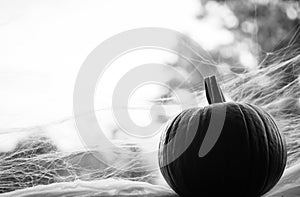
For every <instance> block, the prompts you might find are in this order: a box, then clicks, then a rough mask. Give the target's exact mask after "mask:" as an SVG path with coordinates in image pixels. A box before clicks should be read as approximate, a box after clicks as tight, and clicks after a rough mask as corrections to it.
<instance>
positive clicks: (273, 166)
mask: <svg viewBox="0 0 300 197" xmlns="http://www.w3.org/2000/svg"><path fill="white" fill-rule="evenodd" d="M253 108H255V109H256V111H258V114H259V116H260V117H261V119H263V122H264V125H265V128H266V122H267V121H270V119H271V117H270V115H269V114H267V113H266V112H265V111H263V110H261V109H260V108H257V107H255V106H253ZM261 114H264V115H265V116H262V115H261ZM272 123H273V122H272ZM275 126H276V124H275ZM266 129H267V130H266V133H267V135H268V138H272V137H273V138H275V139H277V140H278V138H276V137H277V136H274V134H275V135H276V133H277V132H276V131H275V132H271V131H270V129H269V127H267V128H266ZM275 129H277V131H278V128H277V126H276V127H275ZM272 134H273V135H272ZM271 142H273V140H269V139H268V145H269V147H270V149H271V151H270V149H269V158H270V154H272V155H273V152H274V150H273V149H272V147H273V145H272V144H270V143H271ZM275 150H276V151H277V150H278V148H276V149H275ZM275 155H276V154H275ZM277 159H278V158H277ZM269 166H270V167H269V168H268V171H269V174H268V181H267V183H268V184H267V185H266V186H265V191H264V192H263V193H262V194H264V193H266V192H268V191H269V190H270V189H271V188H272V187H273V186H274V185H275V184H276V183H277V181H276V182H275V180H277V178H278V177H277V176H276V175H277V172H278V171H276V170H278V169H279V167H278V166H279V164H277V163H276V162H274V163H273V162H269ZM274 171H275V172H274ZM272 172H273V173H272ZM274 178H275V179H274Z"/></svg>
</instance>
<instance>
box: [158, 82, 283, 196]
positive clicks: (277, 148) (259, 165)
mask: <svg viewBox="0 0 300 197" xmlns="http://www.w3.org/2000/svg"><path fill="white" fill-rule="evenodd" d="M205 90H206V97H207V100H208V102H209V105H208V106H205V107H203V108H198V107H196V108H190V109H187V110H184V111H183V112H181V113H180V114H179V115H178V116H176V117H175V118H174V119H173V120H172V121H170V123H169V124H168V127H167V128H166V130H165V131H164V132H163V133H162V136H161V140H160V144H159V151H158V152H159V153H158V160H159V166H160V171H161V173H162V175H163V177H164V178H165V180H166V182H167V183H168V184H169V186H170V187H171V188H172V189H173V190H174V191H175V192H176V193H178V194H179V195H180V196H205V197H206V196H227V195H228V196H239V197H240V196H249V197H250V196H251V197H255V196H261V195H263V194H265V193H266V192H268V191H269V190H270V189H271V188H272V187H273V186H274V185H275V184H276V183H277V182H278V180H279V179H280V177H281V176H282V173H283V171H284V168H285V165H286V159H287V152H286V144H285V140H284V138H283V136H282V135H281V134H280V132H279V130H278V127H277V126H276V123H275V121H274V119H273V118H272V117H271V115H269V114H268V113H267V112H265V111H264V110H262V109H261V108H259V107H257V106H254V105H252V104H247V103H236V102H225V99H224V96H223V94H222V91H221V89H220V88H219V86H218V84H217V82H216V78H215V77H214V76H212V77H208V78H206V79H205ZM213 116H214V118H213ZM222 118H223V120H222ZM220 122H221V123H220ZM218 125H219V126H218ZM220 125H221V127H220ZM209 127H210V129H209ZM218 127H219V128H218ZM214 129H215V130H214ZM216 129H219V130H220V131H216Z"/></svg>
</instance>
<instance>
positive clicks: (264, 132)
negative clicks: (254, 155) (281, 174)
mask: <svg viewBox="0 0 300 197" xmlns="http://www.w3.org/2000/svg"><path fill="white" fill-rule="evenodd" d="M245 106H247V107H248V108H249V109H251V110H252V112H253V113H254V114H253V115H255V116H257V118H258V119H259V120H260V122H259V123H260V124H261V125H260V126H263V128H264V129H261V130H263V133H262V134H261V135H259V133H258V134H257V136H258V138H259V137H260V136H264V143H263V144H268V137H267V134H266V129H265V124H264V123H263V120H262V119H261V117H260V116H259V114H258V113H259V112H257V111H256V110H255V109H254V108H253V107H252V105H251V104H248V103H245ZM253 125H254V127H255V131H259V129H257V124H253ZM261 142H262V141H261V140H258V144H259V147H261V146H262V144H261ZM265 148H266V150H265V151H266V152H267V155H268V157H267V158H266V168H268V166H269V162H270V153H269V147H268V146H266V147H265ZM265 173H266V174H265V175H264V177H265V178H264V181H263V184H262V186H261V188H260V191H259V195H262V194H263V193H264V191H265V185H266V183H267V181H268V177H269V171H266V172H265Z"/></svg>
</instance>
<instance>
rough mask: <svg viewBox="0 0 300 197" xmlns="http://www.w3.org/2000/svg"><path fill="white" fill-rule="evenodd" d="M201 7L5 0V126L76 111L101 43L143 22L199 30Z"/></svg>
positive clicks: (1, 1) (0, 101)
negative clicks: (80, 82) (90, 59)
mask: <svg viewBox="0 0 300 197" xmlns="http://www.w3.org/2000/svg"><path fill="white" fill-rule="evenodd" d="M199 11H200V4H199V3H198V0H189V1H184V0H163V1H161V0H151V1H149V0H148V1H147V0H128V1H123V0H100V1H99V0H87V1H86V0H85V1H83V0H81V1H79V0H42V1H41V0H27V1H23V0H0V43H1V44H0V90H1V91H0V119H1V121H0V128H2V129H3V128H11V127H22V126H30V125H35V124H41V123H47V122H51V121H53V120H59V119H62V118H64V117H68V116H71V115H72V99H73V98H72V96H73V87H74V82H75V79H76V75H77V72H78V71H79V68H80V66H81V64H82V63H83V61H84V60H85V58H86V57H87V55H88V54H89V53H90V52H91V51H92V50H93V49H94V48H95V47H96V46H97V45H99V44H100V43H101V42H102V41H104V40H105V39H107V38H109V37H111V36H113V35H115V34H117V33H120V32H122V31H125V30H130V29H133V28H139V27H149V26H150V27H165V28H170V29H174V30H177V31H180V32H182V33H187V34H191V33H192V32H193V34H195V35H197V31H199V29H197V28H196V25H197V20H196V18H195V16H196V15H197V13H198V12H199ZM136 58H138V56H136ZM133 59H134V58H133ZM133 59H132V60H133Z"/></svg>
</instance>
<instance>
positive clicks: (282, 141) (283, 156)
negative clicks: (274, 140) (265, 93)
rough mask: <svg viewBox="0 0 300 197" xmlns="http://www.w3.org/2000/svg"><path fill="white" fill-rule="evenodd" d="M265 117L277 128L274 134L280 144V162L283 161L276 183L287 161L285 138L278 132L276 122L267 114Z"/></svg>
mask: <svg viewBox="0 0 300 197" xmlns="http://www.w3.org/2000/svg"><path fill="white" fill-rule="evenodd" d="M267 115H268V116H270V117H271V118H270V120H271V121H272V122H273V124H274V125H275V126H276V128H277V130H278V133H276V134H277V136H278V138H279V139H280V140H279V141H280V144H281V145H280V149H281V161H284V164H283V165H281V168H280V171H281V174H280V176H278V178H277V181H276V182H278V181H279V179H280V178H281V176H282V174H283V171H284V169H285V166H286V161H287V154H286V151H287V150H286V142H285V137H284V135H283V134H281V132H280V130H279V128H278V126H277V124H276V122H275V121H274V119H273V117H272V116H271V115H270V114H267Z"/></svg>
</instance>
